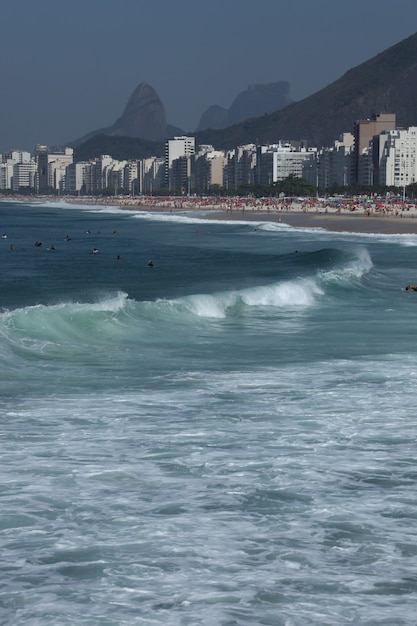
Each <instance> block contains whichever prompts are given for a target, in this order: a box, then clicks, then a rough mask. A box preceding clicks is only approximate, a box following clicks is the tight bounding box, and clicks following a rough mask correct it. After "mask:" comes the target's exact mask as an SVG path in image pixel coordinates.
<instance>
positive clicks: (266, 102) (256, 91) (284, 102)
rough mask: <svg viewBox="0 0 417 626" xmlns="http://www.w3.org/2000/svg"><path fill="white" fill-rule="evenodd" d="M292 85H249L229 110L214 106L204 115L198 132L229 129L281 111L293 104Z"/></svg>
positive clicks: (281, 83)
mask: <svg viewBox="0 0 417 626" xmlns="http://www.w3.org/2000/svg"><path fill="white" fill-rule="evenodd" d="M291 102H292V100H291V98H290V83H289V82H287V81H280V82H277V83H267V84H265V85H249V87H248V88H247V89H246V91H242V92H241V93H240V94H239V95H238V96H237V97H236V98H235V99H234V101H233V102H232V104H231V106H230V108H229V109H224V108H222V107H220V106H218V105H212V106H211V107H209V108H208V109H207V111H205V112H204V113H203V115H202V116H201V119H200V122H199V124H198V127H197V131H200V130H204V129H206V128H227V127H228V126H233V124H239V123H240V122H243V120H246V119H248V118H250V117H260V116H261V115H265V114H266V113H273V112H274V111H279V110H281V109H283V108H284V107H286V106H288V105H289V104H291Z"/></svg>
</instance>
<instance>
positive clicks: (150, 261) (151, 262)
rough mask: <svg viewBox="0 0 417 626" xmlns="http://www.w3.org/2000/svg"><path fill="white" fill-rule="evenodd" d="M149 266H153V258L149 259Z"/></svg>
mask: <svg viewBox="0 0 417 626" xmlns="http://www.w3.org/2000/svg"><path fill="white" fill-rule="evenodd" d="M148 267H153V261H152V259H149V261H148Z"/></svg>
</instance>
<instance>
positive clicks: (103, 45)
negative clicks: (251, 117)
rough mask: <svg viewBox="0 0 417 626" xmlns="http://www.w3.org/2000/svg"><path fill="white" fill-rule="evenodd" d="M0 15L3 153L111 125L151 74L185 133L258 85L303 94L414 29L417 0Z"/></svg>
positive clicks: (111, 7)
mask: <svg viewBox="0 0 417 626" xmlns="http://www.w3.org/2000/svg"><path fill="white" fill-rule="evenodd" d="M0 20H1V21H0V50H1V74H0V151H6V150H9V149H12V148H21V149H27V150H31V149H32V148H33V146H35V145H36V144H38V143H45V144H49V145H54V144H58V143H65V142H67V141H68V142H69V141H72V140H75V139H77V138H79V137H81V136H83V135H84V134H86V133H88V132H90V131H92V130H95V129H99V128H101V127H104V126H108V125H111V124H112V123H113V122H114V121H115V120H116V119H117V118H118V117H120V115H121V114H122V112H123V109H124V107H125V105H126V103H127V100H128V99H129V97H130V95H131V93H132V92H133V90H134V89H135V88H136V87H137V85H138V84H139V83H141V82H147V83H149V84H150V85H152V87H154V89H155V90H156V92H157V93H158V95H159V97H160V98H161V100H162V102H163V103H164V105H165V110H166V115H167V120H168V123H170V124H174V125H176V126H179V127H181V128H183V129H184V130H185V131H193V130H194V129H195V127H196V126H197V124H198V121H199V119H200V116H201V114H202V113H203V111H205V109H207V108H208V106H210V105H211V104H219V105H221V106H224V107H229V106H230V104H231V103H232V101H233V100H234V98H235V97H236V96H237V94H238V93H240V92H241V91H243V90H245V89H246V88H247V86H248V85H249V84H251V83H268V82H275V81H280V80H287V81H289V82H290V84H291V92H290V95H291V97H292V98H293V99H294V100H301V99H302V98H304V97H306V96H308V95H310V94H312V93H314V92H315V91H317V90H319V89H321V88H322V87H325V86H326V85H328V84H329V83H331V82H333V81H334V80H336V79H337V78H339V77H340V76H341V75H342V74H344V73H345V72H346V71H347V70H348V69H350V68H352V67H355V66H356V65H359V64H360V63H362V62H364V61H367V60H368V59H370V58H372V57H373V56H375V55H376V54H378V53H379V52H382V51H384V50H386V49H387V48H389V47H390V46H392V45H394V44H396V43H398V42H400V41H402V40H403V39H405V38H406V37H409V36H410V35H412V34H414V33H415V32H416V31H417V1H416V0H396V1H395V2H393V1H392V0H349V1H347V0H257V1H256V2H255V1H254V0H209V1H208V2H205V1H202V0H117V1H115V0H111V1H110V0H20V1H19V2H15V1H13V0H2V3H1V12H0ZM416 123H417V119H416Z"/></svg>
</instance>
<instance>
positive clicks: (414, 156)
mask: <svg viewBox="0 0 417 626" xmlns="http://www.w3.org/2000/svg"><path fill="white" fill-rule="evenodd" d="M373 145H374V146H375V143H374V144H373ZM379 145H380V159H379V172H378V178H379V182H380V183H381V184H383V185H387V187H403V188H404V187H406V186H407V185H411V184H412V183H415V182H417V126H410V127H409V128H408V129H406V130H391V131H386V132H384V133H381V135H380V136H379ZM373 162H375V156H374V160H373Z"/></svg>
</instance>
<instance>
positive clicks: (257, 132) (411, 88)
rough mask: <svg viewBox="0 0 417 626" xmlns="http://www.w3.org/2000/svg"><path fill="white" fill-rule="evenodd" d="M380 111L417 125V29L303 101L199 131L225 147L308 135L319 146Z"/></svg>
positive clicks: (405, 123)
mask: <svg viewBox="0 0 417 626" xmlns="http://www.w3.org/2000/svg"><path fill="white" fill-rule="evenodd" d="M376 113H396V116H397V124H398V126H402V127H408V126H413V125H417V33H416V34H414V35H412V36H411V37H408V38H407V39H404V40H403V41H401V42H400V43H398V44H396V45H394V46H392V47H390V48H388V49H387V50H385V51H384V52H381V53H380V54H378V55H376V56H375V57H373V58H372V59H370V60H369V61H366V62H364V63H362V64H361V65H358V66H357V67H355V68H353V69H350V70H349V71H348V72H346V73H345V74H344V75H343V76H342V77H341V78H339V79H338V80H336V81H335V82H333V83H331V84H330V85H328V86H327V87H325V88H324V89H321V90H320V91H318V92H316V93H314V94H313V95H311V96H309V97H307V98H304V100H300V101H298V102H294V103H292V104H290V105H288V106H287V107H285V108H284V109H282V110H280V111H275V112H274V113H271V114H269V115H265V116H263V117H261V118H252V119H249V120H245V121H244V122H242V123H240V124H237V125H234V126H232V127H229V128H226V129H223V130H221V131H220V130H207V131H202V132H199V133H197V134H196V141H197V142H198V143H204V144H205V143H209V144H212V145H213V146H214V147H215V148H217V149H220V148H233V147H234V146H237V145H242V144H245V143H274V142H277V141H279V140H294V141H296V140H305V141H306V142H307V143H308V144H309V145H311V146H316V147H319V148H320V147H322V146H330V145H332V144H333V142H334V141H335V140H336V139H338V137H339V136H340V135H341V134H342V133H343V132H346V131H352V128H353V124H354V122H355V121H356V120H360V119H368V118H370V117H372V115H374V114H376Z"/></svg>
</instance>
